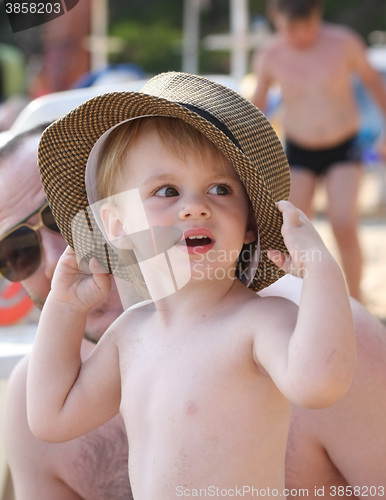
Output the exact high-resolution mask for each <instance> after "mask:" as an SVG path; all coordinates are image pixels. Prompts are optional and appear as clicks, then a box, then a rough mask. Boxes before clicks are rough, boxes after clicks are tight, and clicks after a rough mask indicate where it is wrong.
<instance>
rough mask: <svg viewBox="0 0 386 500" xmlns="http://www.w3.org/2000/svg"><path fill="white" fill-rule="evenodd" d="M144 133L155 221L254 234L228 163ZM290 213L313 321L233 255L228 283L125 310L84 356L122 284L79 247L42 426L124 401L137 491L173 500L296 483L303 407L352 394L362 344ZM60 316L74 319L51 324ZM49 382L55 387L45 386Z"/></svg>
mask: <svg viewBox="0 0 386 500" xmlns="http://www.w3.org/2000/svg"><path fill="white" fill-rule="evenodd" d="M142 133H143V135H140V137H139V138H138V137H137V138H136V140H137V141H138V142H137V144H136V146H135V147H134V148H133V149H131V150H130V153H129V155H128V164H127V169H128V171H129V172H130V179H132V178H133V176H135V178H136V182H137V183H139V186H138V189H139V190H140V193H141V197H142V202H143V205H144V207H145V211H146V215H147V217H148V219H149V222H150V224H154V225H165V224H170V225H172V226H177V227H179V228H181V230H182V231H183V232H184V231H191V230H192V228H196V229H197V230H198V231H200V230H201V229H204V228H205V229H208V230H209V231H210V233H211V235H213V240H214V244H213V246H212V248H210V251H220V250H226V251H227V252H228V251H229V252H230V250H234V249H240V248H241V246H242V244H243V243H244V242H245V241H251V238H254V237H255V234H253V233H254V229H253V228H252V227H250V225H249V223H248V221H249V207H248V200H247V198H246V196H245V192H244V190H243V189H242V185H241V183H240V181H238V179H237V178H236V177H235V176H234V174H232V172H231V166H230V165H229V164H228V163H225V168H224V163H223V162H222V164H221V167H219V166H218V165H217V164H216V161H213V160H214V158H213V157H212V156H211V155H210V154H206V153H205V151H204V153H202V152H201V154H200V155H198V154H197V153H196V152H195V151H189V155H187V156H186V157H185V158H184V162H183V163H181V159H179V158H178V156H177V157H176V155H175V152H174V151H170V150H168V148H167V147H164V146H163V145H161V143H160V140H159V139H158V136H157V135H156V134H155V132H154V131H147V132H142ZM160 166H162V172H161V171H160ZM220 173H221V175H220ZM160 176H164V178H162V179H160ZM130 182H131V181H130ZM228 185H229V187H230V189H229V191H228V190H227V189H224V187H225V186H228ZM220 186H221V189H220ZM123 187H124V188H126V189H130V188H131V187H132V185H130V183H129V182H128V183H127V185H126V186H123ZM167 193H168V194H170V195H171V196H165V194H167ZM127 208H128V207H118V210H111V212H109V209H106V213H105V215H104V216H103V217H104V220H105V223H106V228H107V232H108V234H109V235H111V236H119V235H120V231H122V229H123V230H124V228H125V210H126V209H127ZM278 209H279V210H280V211H282V213H283V218H284V223H283V236H284V239H285V241H286V244H287V247H288V248H289V250H290V252H291V251H293V252H292V255H293V256H294V258H295V260H292V259H290V258H286V257H284V256H283V255H282V254H280V253H279V254H276V253H271V254H270V255H271V257H272V258H274V259H275V261H276V262H277V263H278V264H280V265H281V266H283V267H285V268H289V267H292V268H294V269H296V270H297V272H302V274H304V275H305V279H304V287H303V293H302V302H301V304H302V306H301V312H300V314H299V316H298V315H297V308H296V307H295V306H294V304H292V303H291V302H290V301H287V300H283V299H281V298H277V297H266V298H261V297H258V296H257V295H256V294H255V293H253V292H252V291H250V290H248V289H247V288H246V287H245V286H244V285H242V284H241V283H240V282H239V281H238V280H237V279H235V277H234V265H235V263H234V260H233V259H229V260H228V261H227V262H225V263H220V266H223V268H224V269H225V270H227V272H226V273H225V276H224V279H213V276H212V275H211V274H210V273H208V274H206V275H204V276H203V277H202V279H191V280H190V281H189V283H188V284H187V285H186V286H184V287H183V288H181V289H180V290H178V292H176V293H175V294H172V295H170V296H168V297H166V298H164V299H162V300H160V301H157V302H155V303H154V304H148V305H145V306H142V307H139V308H137V309H134V310H132V311H126V312H125V313H124V314H123V315H122V316H121V317H120V318H119V319H118V320H117V321H116V322H115V323H114V324H113V325H112V326H111V327H110V329H109V330H108V331H107V332H106V334H105V335H104V336H103V337H102V339H101V340H100V342H99V344H98V346H97V348H96V349H95V350H94V351H93V353H92V354H91V356H90V357H89V358H88V359H87V361H85V362H83V363H81V362H80V359H79V344H80V339H81V331H82V330H83V325H84V322H85V318H86V314H87V311H88V310H89V309H90V308H91V307H92V306H93V304H94V303H95V302H96V301H100V300H101V298H102V297H103V296H105V294H106V293H108V291H109V281H108V280H106V277H105V275H104V274H100V267H99V265H98V264H97V263H96V262H95V261H91V263H90V267H91V269H92V271H93V272H94V274H93V276H90V275H87V276H86V275H84V274H82V273H79V270H78V268H77V265H76V258H75V256H74V253H73V251H72V250H70V249H67V250H66V251H65V253H64V255H63V256H62V257H61V259H60V261H59V263H58V267H57V270H56V271H55V275H54V278H53V282H52V291H51V293H50V295H49V297H48V299H47V302H46V307H45V308H44V310H43V313H42V317H41V321H40V323H39V329H38V334H37V338H36V341H35V344H34V348H33V352H32V356H31V362H30V368H29V374H28V389H27V393H28V397H27V402H28V414H29V422H30V425H31V428H32V429H33V431H34V433H36V435H38V436H39V437H40V438H44V439H47V440H50V441H61V440H66V439H71V438H74V437H76V436H78V435H80V434H83V433H85V432H87V431H89V430H90V429H92V428H94V427H96V426H98V425H101V424H102V423H104V422H105V421H106V420H108V419H110V418H111V417H113V416H114V415H116V414H117V412H118V411H119V410H120V411H121V414H122V416H123V418H124V421H125V425H126V431H127V436H128V441H129V446H130V458H129V474H130V480H131V485H132V488H133V495H134V497H135V498H136V499H139V500H140V499H148V498H157V499H160V500H170V499H171V498H175V497H177V496H180V495H178V492H179V491H180V490H179V489H178V487H179V486H180V487H181V486H182V487H183V488H190V489H192V488H208V487H209V486H210V485H213V484H214V485H216V486H218V487H221V488H232V487H235V485H236V484H245V485H251V486H253V487H255V488H267V487H268V486H269V487H271V488H277V489H278V491H280V492H281V491H283V488H284V457H285V450H286V437H287V432H288V427H289V417H290V403H289V401H293V402H296V403H298V404H301V405H302V406H305V407H313V408H318V407H319V408H320V407H324V406H327V405H329V404H332V403H333V402H335V401H336V400H337V399H339V398H340V397H341V396H342V395H343V394H344V393H345V391H346V390H347V388H348V385H349V383H350V381H351V377H352V373H353V369H354V362H355V348H354V339H353V330H352V318H351V313H350V308H349V303H348V298H347V296H346V294H345V286H344V281H343V277H342V275H341V273H340V271H339V268H338V266H337V264H336V263H335V262H334V261H333V259H332V258H331V256H330V254H329V253H328V251H327V249H326V248H325V246H324V245H323V242H322V240H321V239H320V237H319V235H317V233H316V232H315V230H314V229H313V227H312V225H311V224H310V223H309V221H308V220H307V219H306V218H305V217H304V216H303V215H302V214H301V213H300V212H299V211H298V210H297V209H295V208H294V207H293V206H292V205H291V204H290V203H288V202H280V203H279V204H278ZM299 246H300V247H301V248H303V249H314V248H318V249H319V250H320V252H321V255H322V259H321V260H320V261H318V262H307V263H304V262H303V261H302V262H300V261H299V260H297V259H296V256H297V252H296V251H295V250H296V249H298V248H299ZM208 253H209V252H208ZM203 255H204V258H205V259H206V258H207V257H208V256H207V255H206V254H205V252H204V253H203V254H201V255H199V256H198V255H192V254H189V259H190V262H191V267H192V277H193V278H194V276H195V273H196V269H195V266H196V263H197V261H198V259H202V256H203ZM232 255H233V254H232ZM208 262H209V259H208ZM211 264H212V263H211ZM326 290H329V292H328V293H327V291H326ZM331 290H334V293H331ZM303 308H304V309H303ZM58 311H61V314H62V317H63V322H61V324H60V325H58V327H57V328H55V329H52V323H53V321H54V318H55V317H56V316H57V314H58ZM278 311H280V314H278ZM316 315H317V316H318V317H319V318H320V321H318V322H317V325H316V326H315V316H316ZM322 318H323V320H322ZM311 325H312V327H311ZM62 329H63V331H65V332H67V334H66V338H65V339H64V338H63V331H61V330H62ZM48 352H49V353H50V356H48V355H47V353H48ZM101 366H108V367H109V368H108V370H101V368H100V367H101ZM311 367H312V368H311ZM47 376H50V380H51V381H52V383H51V384H50V385H49V386H48V387H47V386H44V390H43V384H42V381H43V379H46V378H47ZM101 401H103V404H101ZM235 409H237V410H236V411H235ZM42 412H43V413H44V415H45V416H46V418H45V419H44V421H42V419H41V418H40V416H41V414H42Z"/></svg>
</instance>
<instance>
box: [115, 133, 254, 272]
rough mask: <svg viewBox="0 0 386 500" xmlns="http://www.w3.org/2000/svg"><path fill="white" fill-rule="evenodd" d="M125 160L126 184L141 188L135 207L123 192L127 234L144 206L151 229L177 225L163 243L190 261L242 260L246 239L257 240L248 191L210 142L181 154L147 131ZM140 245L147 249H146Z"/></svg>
mask: <svg viewBox="0 0 386 500" xmlns="http://www.w3.org/2000/svg"><path fill="white" fill-rule="evenodd" d="M125 162H126V174H125V175H124V182H123V184H124V185H122V186H121V189H122V191H123V192H126V191H127V192H129V191H131V192H132V190H136V191H137V192H138V193H139V196H138V197H137V200H140V203H141V204H142V206H141V207H138V206H134V207H133V203H132V200H133V197H132V196H127V197H126V196H125V195H120V197H119V205H118V210H119V218H120V220H121V223H122V229H123V232H122V235H124V234H128V235H129V236H130V229H129V224H130V222H129V223H127V221H130V219H132V216H133V214H135V213H139V212H140V211H141V212H142V214H143V213H144V214H145V216H146V219H147V223H148V226H149V228H153V227H170V228H173V231H169V232H168V234H169V235H170V237H171V238H174V240H175V241H171V242H169V243H168V244H165V242H162V247H163V248H164V249H165V248H166V247H168V246H169V248H170V247H172V246H175V247H176V248H179V249H180V250H181V251H183V252H185V253H187V254H188V256H189V259H190V261H191V262H192V261H199V262H203V261H204V260H207V261H210V262H211V263H214V262H216V263H218V261H219V260H221V261H222V264H223V265H224V267H225V266H226V265H229V263H230V262H231V261H232V263H234V262H236V261H237V257H238V253H239V252H240V251H241V249H242V246H243V244H244V243H250V242H252V241H254V240H255V238H256V230H255V225H254V224H253V222H252V220H253V218H252V217H251V216H250V208H249V200H248V196H247V194H246V192H245V189H244V186H243V184H242V182H241V181H240V179H239V177H238V175H237V173H236V172H235V170H234V168H233V166H232V165H231V163H230V162H229V161H228V160H227V159H226V158H225V156H223V155H222V154H218V153H216V152H214V151H213V150H212V149H211V148H209V147H208V148H205V147H204V148H203V149H202V150H201V151H199V152H197V151H193V150H190V149H189V148H188V149H187V150H186V151H185V152H184V153H182V152H180V149H179V148H176V147H170V146H169V147H168V144H167V141H166V142H165V141H163V142H161V140H160V138H159V136H158V134H157V133H156V132H154V131H146V132H144V133H142V134H141V135H140V136H139V137H138V138H137V139H136V143H135V144H134V145H133V146H132V147H131V148H130V149H129V151H128V153H127V156H126V159H125ZM137 205H138V202H137ZM176 230H177V231H176ZM163 234H167V233H163ZM116 237H119V235H116ZM133 241H134V243H135V238H134V239H133ZM137 250H139V251H140V252H141V251H142V253H144V250H145V249H142V250H141V249H137ZM220 252H221V259H220V258H219V255H220ZM227 263H228V264H227ZM216 265H217V264H216Z"/></svg>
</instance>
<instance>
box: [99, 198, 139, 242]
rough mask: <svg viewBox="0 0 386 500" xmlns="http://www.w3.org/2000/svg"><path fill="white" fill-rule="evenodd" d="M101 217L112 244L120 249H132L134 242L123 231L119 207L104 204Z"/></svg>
mask: <svg viewBox="0 0 386 500" xmlns="http://www.w3.org/2000/svg"><path fill="white" fill-rule="evenodd" d="M100 216H101V219H102V223H103V226H104V228H105V231H106V235H107V238H108V240H109V241H110V243H111V244H112V245H114V246H115V247H117V248H119V249H125V250H130V249H132V246H133V245H132V241H131V239H130V238H129V237H128V236H127V234H126V232H125V230H124V229H123V224H122V221H121V217H120V213H119V209H118V207H117V206H116V205H112V204H111V203H104V204H103V205H102V206H101V208H100Z"/></svg>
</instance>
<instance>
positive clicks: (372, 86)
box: [251, 0, 386, 300]
mask: <svg viewBox="0 0 386 500" xmlns="http://www.w3.org/2000/svg"><path fill="white" fill-rule="evenodd" d="M268 8H269V14H270V18H271V20H272V23H273V25H274V26H275V28H276V30H277V34H276V35H275V36H274V38H273V39H272V41H271V42H270V43H268V44H267V46H266V47H265V48H264V49H263V50H261V51H259V52H258V53H257V54H256V56H255V62H254V72H255V74H256V76H257V87H256V90H255V93H254V95H253V97H252V99H251V100H252V102H253V103H254V104H255V105H256V106H257V107H259V108H260V109H262V110H264V107H265V104H266V97H267V92H268V89H269V87H270V86H271V85H273V84H275V83H276V84H279V86H280V88H281V92H282V104H283V115H282V116H283V124H282V126H283V133H284V136H285V141H286V144H285V149H286V154H287V158H288V162H289V164H290V167H291V193H290V198H289V199H290V201H292V203H293V204H294V205H295V206H297V207H298V208H300V209H301V210H302V211H303V212H304V213H305V214H306V215H307V216H308V217H311V216H312V214H313V210H312V201H313V196H314V191H315V186H316V181H317V179H318V178H320V177H321V176H323V177H325V180H326V189H327V196H328V205H327V216H328V218H329V220H330V222H331V225H332V229H333V232H334V236H335V239H336V241H337V244H338V248H339V251H340V256H341V261H342V267H343V270H344V272H345V276H346V281H347V286H348V289H349V292H350V295H351V296H352V297H354V298H356V299H358V300H361V298H362V297H361V289H360V282H361V276H362V260H363V258H362V251H361V248H360V243H359V238H358V232H357V230H358V229H357V228H358V209H357V198H358V191H359V186H360V179H361V174H362V170H361V164H360V160H361V153H360V150H359V146H358V144H357V142H356V139H357V134H358V132H359V127H360V116H359V109H358V106H357V103H356V100H355V95H354V87H353V81H352V80H353V78H354V77H355V76H358V77H360V79H361V80H362V82H363V84H364V85H365V87H366V88H367V89H368V90H369V92H370V94H371V95H372V96H373V98H374V99H375V101H376V102H377V103H378V105H379V107H380V109H381V110H382V112H383V114H384V116H385V118H386V90H385V87H384V85H383V82H382V79H381V76H380V75H379V74H378V73H377V72H376V71H375V70H374V69H373V68H372V67H371V66H370V64H369V62H368V61H367V59H366V52H365V45H364V43H363V42H362V41H361V39H360V38H359V37H358V36H357V35H356V34H355V33H353V32H352V31H351V30H350V29H348V28H346V27H343V26H339V25H334V24H329V23H326V22H323V21H322V0H270V1H269V3H268ZM380 147H381V152H382V151H383V155H384V156H385V157H386V140H385V138H383V139H382V141H381V143H380Z"/></svg>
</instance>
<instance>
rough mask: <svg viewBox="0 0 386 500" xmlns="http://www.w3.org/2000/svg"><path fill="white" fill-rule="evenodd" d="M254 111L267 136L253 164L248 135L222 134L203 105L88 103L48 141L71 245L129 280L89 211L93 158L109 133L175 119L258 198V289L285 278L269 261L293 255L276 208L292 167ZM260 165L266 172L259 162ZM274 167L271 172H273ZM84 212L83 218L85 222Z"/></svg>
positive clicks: (43, 163)
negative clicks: (211, 147)
mask: <svg viewBox="0 0 386 500" xmlns="http://www.w3.org/2000/svg"><path fill="white" fill-rule="evenodd" d="M216 86H217V87H222V86H219V85H218V84H216ZM222 88H223V89H226V87H222ZM226 90H227V91H228V90H229V89H226ZM229 91H230V90H229ZM230 92H232V93H233V94H236V93H235V92H233V91H230ZM240 99H242V98H241V97H240ZM249 104H250V103H249ZM250 105H251V106H253V105H252V104H250ZM253 108H254V109H255V110H256V111H257V114H256V116H251V117H250V123H251V124H252V129H253V125H254V120H256V119H258V120H259V121H260V125H259V130H257V131H256V133H257V132H259V133H260V134H261V140H259V147H258V148H257V147H255V148H254V153H255V156H256V157H255V158H254V161H251V159H250V156H251V154H247V153H248V152H247V153H246V152H245V149H248V147H247V146H248V145H245V144H243V143H242V140H243V139H244V137H243V136H242V135H239V136H238V137H236V139H235V138H234V137H232V135H231V134H232V130H231V131H230V133H229V130H228V133H227V129H226V128H225V132H224V131H223V130H221V129H220V127H219V120H218V119H217V118H216V117H214V120H213V119H212V118H213V116H212V115H211V114H210V113H209V114H208V113H206V112H205V113H200V114H199V113H198V112H196V111H197V107H192V106H188V107H187V105H186V104H184V103H182V104H181V103H178V102H173V101H171V100H169V99H167V98H164V97H163V96H159V95H150V94H148V93H145V92H112V93H108V94H103V95H100V96H97V97H95V98H93V99H90V100H89V101H86V102H85V103H83V104H82V105H80V106H79V107H78V108H76V109H75V110H73V111H72V112H70V113H69V114H67V115H66V116H65V117H63V118H61V119H60V120H58V121H56V122H54V123H53V124H52V125H51V126H50V127H48V128H47V129H46V130H45V132H44V134H43V135H42V138H41V141H40V145H39V168H40V172H41V178H42V183H43V187H44V190H45V191H46V195H47V199H48V202H49V204H50V207H51V209H52V211H53V214H54V217H55V219H56V221H57V224H58V226H59V228H60V230H61V232H62V234H63V236H64V237H65V239H66V241H67V242H68V244H69V245H70V246H71V247H72V248H75V246H76V247H77V249H81V252H82V253H83V255H84V257H85V258H86V259H89V258H91V257H92V256H96V257H97V258H98V260H100V261H101V262H102V263H105V265H106V266H107V267H108V269H109V270H110V271H111V272H114V273H115V274H117V275H118V276H119V275H121V276H122V277H124V272H122V273H120V272H119V270H117V269H118V268H119V265H117V264H118V263H117V257H116V255H115V254H114V252H113V251H111V249H110V248H109V245H108V243H107V242H106V240H105V239H104V237H103V235H102V234H101V233H100V234H98V230H97V225H96V224H94V223H93V221H92V218H93V215H92V213H91V211H90V210H88V209H87V207H88V199H87V193H86V187H85V169H86V164H87V159H88V156H89V154H90V152H91V150H92V148H93V146H94V144H95V143H96V141H97V140H98V139H99V138H100V137H101V136H102V134H104V133H105V132H106V131H107V130H108V129H110V128H112V127H114V126H116V125H117V124H118V123H121V122H123V121H125V120H128V119H131V118H136V117H139V116H144V115H146V116H152V115H163V116H170V117H175V118H179V119H181V120H184V121H185V122H186V123H189V124H190V125H192V126H193V127H195V128H197V129H198V130H200V131H201V132H202V133H203V134H204V135H205V136H206V137H207V138H208V139H209V140H211V141H212V142H213V143H214V144H215V145H216V147H217V148H218V149H219V150H220V151H222V153H223V154H224V155H225V156H226V157H227V158H228V159H229V160H230V162H231V163H232V165H233V166H234V168H235V170H236V171H237V173H238V175H239V176H240V179H241V181H242V182H243V184H244V186H245V188H246V191H247V194H248V196H249V198H250V201H251V204H252V206H253V209H254V212H255V215H256V219H257V224H258V229H259V234H260V248H261V258H260V262H259V266H258V269H257V270H256V274H255V277H254V279H253V281H252V282H251V284H250V288H251V289H253V290H256V291H258V290H260V289H262V288H264V287H266V286H268V285H270V284H271V283H273V282H274V281H276V280H277V279H278V278H279V277H280V276H282V274H283V273H282V271H280V270H279V269H278V268H277V267H276V266H275V265H274V264H273V263H272V262H271V261H270V260H269V259H268V257H267V255H266V251H267V250H268V249H277V250H280V251H283V252H286V247H285V244H284V241H283V238H282V235H281V226H282V217H281V214H280V213H279V211H278V210H277V209H276V206H275V202H276V201H278V200H279V199H284V198H287V197H288V192H289V169H288V165H287V162H286V158H285V154H284V151H283V150H282V147H281V144H280V142H279V139H278V138H277V137H276V134H275V133H274V131H273V129H272V127H271V126H270V124H269V122H268V120H267V119H266V118H265V117H264V115H263V114H262V113H261V112H260V111H259V110H257V108H255V107H254V106H253ZM208 117H209V118H208ZM220 123H221V121H220ZM222 123H223V122H222ZM245 126H247V125H245ZM225 127H226V125H225ZM252 132H253V130H252ZM267 138H268V140H267ZM235 142H237V144H235ZM239 142H241V147H240V144H239ZM260 142H261V144H260ZM259 162H260V166H261V168H259V164H256V163H259ZM268 163H269V165H270V168H269V169H268V168H266V165H267V164H268ZM263 167H264V169H265V170H264V176H263V175H262V171H263ZM263 177H264V178H263ZM272 186H274V188H273V187H272ZM277 186H279V188H276V187H277ZM79 213H82V214H83V216H82V217H80V218H79ZM74 221H75V226H76V227H75V229H76V234H77V238H78V239H79V241H77V242H75V241H74V239H73V234H72V231H73V230H74ZM90 232H91V234H90Z"/></svg>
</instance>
